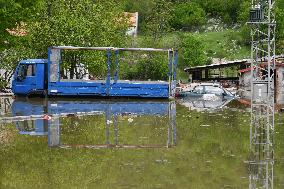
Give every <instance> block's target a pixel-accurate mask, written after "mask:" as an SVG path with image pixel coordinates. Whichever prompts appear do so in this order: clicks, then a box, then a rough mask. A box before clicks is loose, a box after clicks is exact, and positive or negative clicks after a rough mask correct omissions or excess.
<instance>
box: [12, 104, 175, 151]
mask: <svg viewBox="0 0 284 189" xmlns="http://www.w3.org/2000/svg"><path fill="white" fill-rule="evenodd" d="M12 112H13V116H14V117H13V118H12V121H13V122H15V124H16V127H17V128H18V130H19V133H20V134H26V135H36V136H48V145H49V146H50V147H61V148H72V147H75V148H95V149H96V148H170V147H173V146H175V145H176V140H177V137H176V105H175V102H169V101H112V100H109V101H93V100H81V101H78V100H28V101H27V100H15V101H14V102H13V104H12ZM95 115H97V116H98V115H100V116H104V117H105V126H106V128H105V130H106V131H105V133H104V135H105V143H104V144H94V145H84V144H82V145H81V144H69V145H68V144H63V143H62V142H61V132H62V129H61V121H62V118H63V117H70V116H71V117H82V116H84V117H85V116H95ZM125 115H127V116H130V117H131V116H138V117H143V116H145V118H146V119H149V118H153V119H156V118H159V117H162V118H164V119H166V120H167V123H166V125H165V126H166V130H167V133H166V136H167V137H166V139H165V143H164V144H127V145H126V144H120V142H119V136H121V135H120V134H119V126H118V119H119V118H120V117H122V116H125ZM129 119H130V118H129ZM6 121H9V120H6ZM130 121H131V120H130ZM94 126H95V123H94ZM82 127H83V125H82ZM138 127H139V125H138ZM163 127H164V126H163ZM138 129H139V128H138ZM111 131H114V139H112V138H111V137H110V132H111ZM137 132H139V130H138V131H137ZM62 134H64V133H62ZM98 134H100V133H98ZM111 141H113V143H111Z"/></svg>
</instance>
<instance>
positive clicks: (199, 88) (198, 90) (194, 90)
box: [193, 86, 203, 94]
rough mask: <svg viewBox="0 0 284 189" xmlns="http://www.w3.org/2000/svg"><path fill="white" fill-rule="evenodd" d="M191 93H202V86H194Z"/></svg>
mask: <svg viewBox="0 0 284 189" xmlns="http://www.w3.org/2000/svg"><path fill="white" fill-rule="evenodd" d="M193 92H195V93H198V94H201V93H203V86H196V87H195V88H194V89H193Z"/></svg>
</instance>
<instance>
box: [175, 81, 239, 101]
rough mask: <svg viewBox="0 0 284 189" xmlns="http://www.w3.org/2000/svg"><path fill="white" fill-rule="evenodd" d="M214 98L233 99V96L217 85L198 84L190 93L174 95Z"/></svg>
mask: <svg viewBox="0 0 284 189" xmlns="http://www.w3.org/2000/svg"><path fill="white" fill-rule="evenodd" d="M214 96H215V97H216V96H217V97H222V98H235V95H233V94H232V93H231V92H230V91H228V90H226V89H225V88H223V87H222V86H221V85H220V84H218V83H200V84H199V85H197V86H195V87H194V88H193V89H192V90H190V91H180V92H177V93H176V97H196V98H206V99H207V98H214ZM206 99H205V100H206ZM208 100H210V99H208Z"/></svg>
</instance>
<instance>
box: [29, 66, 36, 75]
mask: <svg viewBox="0 0 284 189" xmlns="http://www.w3.org/2000/svg"><path fill="white" fill-rule="evenodd" d="M27 76H35V65H33V64H29V65H28V68H27Z"/></svg>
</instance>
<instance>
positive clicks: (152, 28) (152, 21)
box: [143, 0, 172, 45]
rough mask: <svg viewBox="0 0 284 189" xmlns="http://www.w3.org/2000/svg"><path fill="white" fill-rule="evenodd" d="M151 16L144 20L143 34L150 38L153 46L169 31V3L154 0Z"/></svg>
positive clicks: (162, 0)
mask: <svg viewBox="0 0 284 189" xmlns="http://www.w3.org/2000/svg"><path fill="white" fill-rule="evenodd" d="M153 3H154V4H153V7H152V10H151V15H149V16H148V17H147V18H145V25H144V28H143V30H144V32H145V34H146V35H148V36H149V37H150V38H152V40H153V42H154V44H153V45H155V43H156V42H157V40H159V39H160V38H161V36H163V35H164V34H165V33H167V32H169V31H171V27H170V20H171V17H172V15H171V6H172V4H171V2H169V1H166V0H154V1H153Z"/></svg>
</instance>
